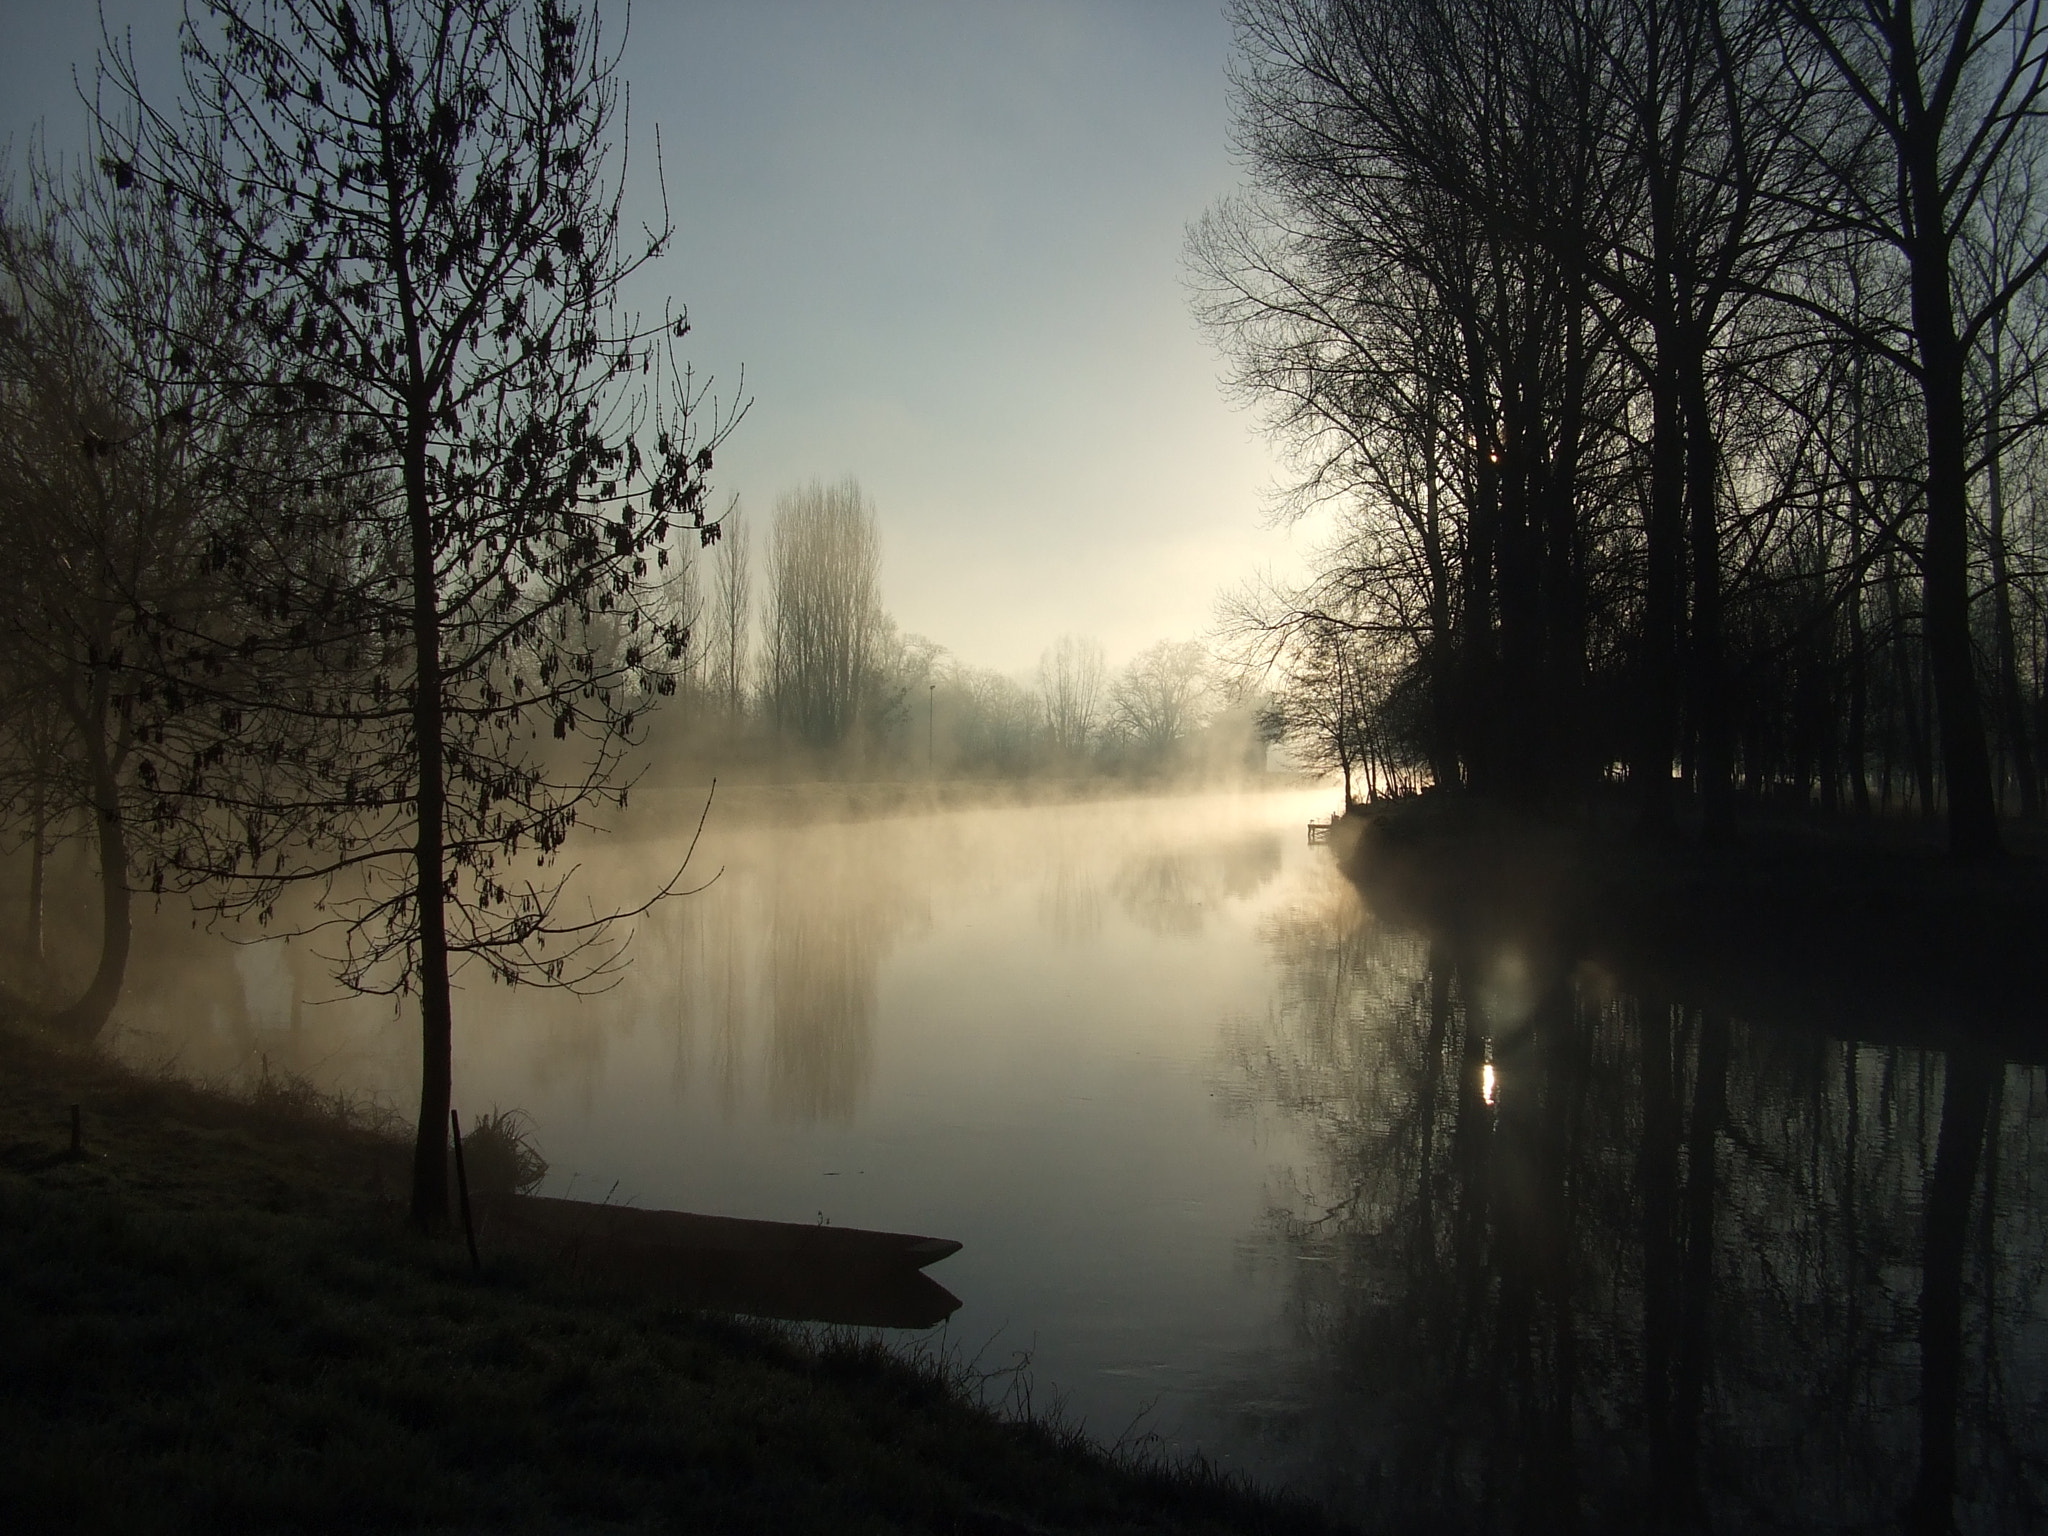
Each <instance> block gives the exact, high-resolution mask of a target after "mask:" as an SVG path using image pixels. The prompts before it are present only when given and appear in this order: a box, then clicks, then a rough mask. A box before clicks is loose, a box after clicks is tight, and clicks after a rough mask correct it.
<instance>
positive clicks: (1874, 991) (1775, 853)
mask: <svg viewBox="0 0 2048 1536" xmlns="http://www.w3.org/2000/svg"><path fill="white" fill-rule="evenodd" d="M1604 809H1605V810H1606V811H1607V812H1608V814H1605V815H1592V816H1587V817H1582V818H1580V819H1577V820H1575V821H1571V822H1561V821H1553V820H1543V819H1539V818H1532V817H1527V816H1522V815H1517V814H1514V813H1512V812H1509V811H1506V810H1504V809H1502V808H1501V807H1499V806H1497V805H1493V804H1490V803H1488V802H1486V801H1484V800H1478V799H1473V798H1470V797H1463V796H1450V795H1425V796H1420V797H1416V798H1413V799H1407V800H1397V801H1389V802H1383V803H1382V804H1380V805H1378V806H1374V807H1370V808H1366V809H1364V810H1361V811H1358V812H1355V813H1354V814H1353V815H1352V816H1351V817H1350V818H1348V819H1347V825H1346V827H1345V828H1344V829H1343V831H1342V832H1340V834H1339V837H1338V839H1337V852H1338V856H1339V857H1340V858H1341V859H1342V860H1343V861H1344V866H1345V869H1346V871H1347V872H1348V873H1349V874H1350V875H1351V876H1352V878H1353V879H1354V880H1355V881H1356V882H1357V883H1358V884H1359V885H1360V887H1361V888H1362V889H1363V890H1364V891H1365V893H1366V896H1367V898H1368V900H1369V901H1370V902H1371V903H1372V904H1373V906H1374V907H1375V909H1376V910H1378V911H1380V912H1381V913H1382V914H1384V915H1386V916H1388V917H1390V918H1392V919H1394V920H1396V921H1399V922H1403V923H1407V924H1410V925H1413V926H1416V927H1419V928H1421V929H1423V930H1425V931H1427V932H1429V933H1431V934H1433V935H1436V936H1438V937H1441V938H1443V939H1444V940H1446V941H1447V942H1450V943H1452V944H1454V945H1460V946H1463V947H1464V948H1465V949H1466V950H1467V951H1468V952H1470V953H1471V954H1473V955H1474V956H1475V957H1479V958H1484V957H1485V956H1486V955H1488V954H1490V953H1492V952H1497V951H1499V950H1500V949H1501V948H1502V947H1504V946H1519V947H1520V948H1522V949H1524V950H1526V951H1532V952H1534V953H1535V954H1537V955H1542V956H1547V957H1549V958H1550V959H1551V960H1553V961H1556V962H1559V963H1562V964H1564V965H1565V966H1567V967H1573V966H1580V967H1590V968H1592V969H1593V970H1595V971H1597V972H1602V973H1605V974H1606V975H1608V976H1610V977H1612V978H1613V979H1614V980H1616V981H1618V982H1619V983H1620V984H1621V985H1622V986H1623V987H1625V988H1626V989H1628V990H1631V991H1633V992H1636V993H1637V994H1639V995H1642V996H1646V997H1661V998H1665V999H1668V1000H1670V1001H1672V1002H1678V1003H1686V1004H1689V1005H1691V1006H1694V1007H1710V1008H1719V1009H1722V1010H1725V1011H1727V1012H1729V1013H1731V1014H1734V1015H1736V1016H1739V1017H1743V1018H1747V1019H1750V1020H1752V1021H1755V1022H1762V1023H1772V1024H1784V1025H1788V1026H1794V1027H1812V1028H1819V1029H1822V1030H1825V1031H1827V1032H1828V1033H1830V1034H1833V1035H1836V1036H1840V1037H1845V1038H1856V1039H1865V1040H1873V1041H1883V1042H1891V1043H1899V1044H1912V1045H1922V1046H1928V1047H1933V1048H1943V1047H1945V1046H1947V1045H1949V1044H1951V1043H1955V1042H1957V1041H1959V1040H1964V1039H1968V1040H1972V1041H1976V1042H1979V1043H1982V1044H1984V1045H1986V1046H1988V1047H1990V1048H1992V1049H1995V1050H1997V1051H1998V1052H2000V1053H2002V1054H2004V1055H2006V1056H2008V1057H2011V1058H2013V1059H2026V1060H2041V1059H2048V1001H2044V1000H2048V942H2044V935H2048V847H2044V845H2043V840H2042V837H2041V834H2040V832H2039V831H2038V830H2037V829H2025V828H2009V829H2008V834H2007V835H2008V842H2009V847H2010V850H2011V851H2010V855H2009V857H2008V858H2006V859H2005V860H2003V861H2001V862H1999V863H1996V864H1969V863H1961V862H1958V861H1956V860H1952V859H1950V858H1948V857H1947V856H1946V855H1945V854H1944V853H1943V852H1942V851H1941V848H1940V846H1939V843H1938V841H1937V840H1936V837H1935V836H1934V834H1933V832H1932V831H1931V829H1929V828H1927V827H1924V826H1920V825H1914V824H1902V823H1896V822H1895V823H1874V824H1871V825H1868V826H1858V825H1856V824H1854V823H1850V822H1834V823H1821V822H1815V821H1810V820H1805V819H1797V818H1791V817H1783V818H1768V817H1762V816H1759V817H1754V818H1751V819H1749V820H1746V821H1745V823H1744V824H1743V827H1742V831H1741V839H1740V841H1739V843H1738V844H1737V845H1735V846H1733V847H1728V848H1704V847H1701V846H1699V845H1698V843H1697V842H1695V841H1692V840H1689V839H1685V838H1679V839H1675V840H1672V841H1669V842H1649V841H1645V840H1643V839H1641V838H1639V837H1637V836H1635V835H1633V833H1632V831H1631V830H1630V827H1631V821H1630V818H1629V817H1628V815H1627V814H1626V811H1627V807H1625V806H1620V805H1616V806H1610V807H1605V808H1604Z"/></svg>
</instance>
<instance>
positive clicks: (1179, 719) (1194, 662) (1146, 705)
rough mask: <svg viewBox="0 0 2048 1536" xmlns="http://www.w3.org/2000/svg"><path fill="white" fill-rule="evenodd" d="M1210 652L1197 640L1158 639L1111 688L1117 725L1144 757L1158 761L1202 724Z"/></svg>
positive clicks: (1111, 705) (1138, 656)
mask: <svg viewBox="0 0 2048 1536" xmlns="http://www.w3.org/2000/svg"><path fill="white" fill-rule="evenodd" d="M1208 686H1209V656H1208V652H1206V651H1205V650H1204V649H1203V648H1202V645H1201V642H1200V641H1197V640H1180V641H1174V640H1162V641H1160V642H1159V643H1158V644H1157V645H1153V646H1150V647H1148V648H1147V649H1145V650H1143V651H1140V652H1139V653H1138V655H1137V656H1136V657H1135V658H1134V659H1133V660H1132V662H1131V664H1130V665H1129V666H1128V667H1126V668H1125V669H1124V671H1123V672H1122V673H1121V674H1120V675H1119V676H1118V677H1117V680H1116V682H1115V684H1114V685H1113V686H1112V687H1111V689H1110V713H1111V716H1112V718H1113V719H1114V721H1115V723H1116V725H1117V728H1118V729H1119V730H1120V731H1121V732H1122V734H1123V735H1124V737H1125V739H1126V740H1127V741H1129V742H1130V743H1131V745H1132V746H1133V748H1135V750H1136V751H1137V753H1138V754H1139V755H1140V757H1142V758H1143V759H1145V760H1147V761H1149V762H1151V763H1153V764H1159V763H1163V762H1164V761H1165V760H1166V759H1167V758H1168V757H1169V756H1170V755H1171V754H1172V752H1173V750H1174V748H1175V747H1177V746H1179V745H1180V743H1181V742H1182V740H1184V739H1185V738H1186V737H1187V736H1188V735H1189V734H1190V733H1191V732H1193V731H1194V730H1196V729H1197V728H1198V727H1200V725H1201V724H1202V713H1201V711H1202V704H1203V701H1204V699H1205V697H1206V695H1207V692H1208Z"/></svg>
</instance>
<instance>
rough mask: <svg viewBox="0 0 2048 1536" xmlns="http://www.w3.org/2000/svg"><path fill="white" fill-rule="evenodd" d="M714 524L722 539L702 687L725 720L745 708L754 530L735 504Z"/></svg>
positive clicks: (716, 551) (714, 564)
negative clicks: (722, 711) (719, 709)
mask: <svg viewBox="0 0 2048 1536" xmlns="http://www.w3.org/2000/svg"><path fill="white" fill-rule="evenodd" d="M718 522H719V527H720V529H721V530H722V533H721V536H720V538H719V540H718V543H717V545H716V546H714V548H713V551H712V561H711V593H710V598H709V615H710V622H709V623H708V624H707V625H706V626H705V629H706V642H707V643H706V645H705V653H704V666H705V677H704V684H705V686H706V687H707V688H708V689H709V690H710V691H711V694H712V696H713V697H714V698H716V699H717V700H718V701H719V703H720V704H721V705H722V706H723V708H724V710H725V712H726V714H727V716H728V717H729V718H732V719H737V718H738V717H739V715H740V712H741V710H742V708H743V707H744V706H745V703H746V697H747V684H748V680H749V661H750V659H751V658H750V656H749V651H750V648H751V642H752V639H753V620H754V609H753V601H754V592H753V580H754V574H753V549H752V533H753V524H751V523H750V522H748V521H747V519H746V516H745V514H744V512H743V511H742V509H741V507H740V504H739V501H738V499H737V498H735V499H734V501H733V503H732V505H731V506H729V507H728V508H727V509H726V512H725V515H724V516H723V517H721V518H720V519H719V520H718Z"/></svg>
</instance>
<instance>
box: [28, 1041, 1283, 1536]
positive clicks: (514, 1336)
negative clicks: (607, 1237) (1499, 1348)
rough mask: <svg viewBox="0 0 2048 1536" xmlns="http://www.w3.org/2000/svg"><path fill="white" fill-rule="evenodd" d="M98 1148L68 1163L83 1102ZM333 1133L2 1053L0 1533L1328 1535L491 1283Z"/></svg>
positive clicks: (504, 1274)
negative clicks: (425, 1235)
mask: <svg viewBox="0 0 2048 1536" xmlns="http://www.w3.org/2000/svg"><path fill="white" fill-rule="evenodd" d="M74 1103H76V1104H78V1105H80V1106H81V1119H82V1129H83V1133H84V1134H83V1141H84V1151H83V1155H80V1156H74V1155H72V1153H71V1152H70V1137H71V1126H70V1118H69V1109H68V1106H69V1105H71V1104H74ZM404 1174H405V1148H404V1146H403V1145H402V1144H401V1143H399V1142H397V1141H395V1140H394V1139H392V1137H391V1136H390V1135H389V1133H388V1130H384V1129H380V1128H379V1127H378V1126H376V1125H373V1124H364V1123H360V1122H359V1121H357V1120H356V1119H355V1118H354V1117H352V1115H351V1114H350V1113H349V1111H348V1106H347V1105H345V1104H336V1103H334V1102H332V1101H322V1100H319V1099H317V1098H315V1097H314V1096H311V1095H308V1094H305V1093H301V1092H295V1091H291V1090H289V1089H288V1088H285V1087H284V1086H282V1085H279V1086H278V1087H275V1088H273V1089H271V1090H270V1091H267V1092H260V1093H259V1094H257V1095H256V1096H255V1097H254V1098H252V1099H235V1098H229V1097H225V1096H222V1095H218V1094H212V1093H208V1092H205V1091H202V1090H200V1089H197V1088H194V1087H192V1086H189V1085H185V1084H179V1083H175V1082H169V1081H159V1080H154V1079H151V1078H148V1077H143V1076H137V1075H135V1074H133V1073H130V1072H127V1071H124V1070H122V1069H120V1068H117V1067H115V1066H114V1065H112V1064H110V1063H108V1062H106V1061H104V1060H102V1059H100V1058H97V1057H95V1056H92V1055H88V1054H81V1053H76V1052H71V1051H67V1050H64V1049H60V1048H58V1047H56V1046H53V1045H51V1044H49V1043H47V1042H41V1041H37V1040H33V1039H30V1038H27V1037H25V1036H23V1035H22V1034H20V1033H18V1032H16V1031H13V1030H10V1029H0V1360H4V1361H5V1363H6V1365H5V1374H4V1378H0V1383H4V1384H0V1525H4V1526H5V1528H6V1529H8V1530H11V1531H24V1532H26V1531H45V1530H48V1531H114V1530H119V1531H122V1532H124V1533H129V1532H152V1531H225V1530H264V1531H271V1530H336V1531H343V1530H346V1531H360V1530H435V1531H443V1530H445V1531H529V1530H531V1531H541V1530H545V1531H558V1530H573V1531H604V1530H658V1529H687V1530H692V1531H933V1532H951V1531H957V1532H978V1533H998V1532H1027V1531H1141V1530H1143V1531H1164V1530H1185V1531H1214V1532H1226V1531H1232V1532H1241V1531H1274V1532H1278V1531H1310V1530H1320V1529H1323V1528H1324V1527H1323V1525H1322V1522H1320V1521H1319V1520H1318V1519H1317V1518H1316V1517H1315V1516H1314V1515H1313V1514H1312V1513H1310V1512H1309V1511H1307V1510H1306V1509H1303V1508H1300V1507H1297V1506H1293V1505H1288V1504H1284V1503H1281V1502H1277V1501H1273V1500H1268V1499H1265V1498H1261V1497H1258V1496H1255V1495H1253V1494H1250V1493H1248V1492H1245V1491H1243V1490H1241V1489H1239V1488H1236V1487H1234V1486H1232V1485H1229V1484H1226V1483H1224V1482H1223V1481H1221V1480H1219V1479H1216V1478H1214V1477H1211V1476H1208V1475H1206V1474H1204V1473H1202V1472H1200V1471H1189V1470H1187V1469H1170V1468H1162V1467H1156V1466H1144V1465H1139V1464H1135V1463H1130V1462H1117V1461H1113V1460H1111V1459H1110V1458H1108V1457H1106V1456H1105V1455H1103V1454H1102V1453H1101V1452H1099V1451H1097V1450H1095V1449H1093V1448H1092V1447H1090V1446H1089V1445H1088V1444H1087V1443H1086V1442H1085V1441H1083V1440H1081V1439H1080V1438H1079V1437H1077V1436H1075V1435H1072V1434H1069V1433H1063V1432H1061V1431H1060V1430H1059V1429H1058V1428H1057V1427H1056V1426H1047V1425H1043V1424H1039V1425H1032V1424H1025V1423H1019V1422H1016V1421H1014V1420H1013V1419H1007V1418H1005V1417H1003V1416H1001V1415H999V1414H997V1413H994V1412H991V1411H988V1410H986V1409H985V1408H983V1407H981V1406H979V1405H978V1404H977V1403H976V1402H975V1401H974V1398H973V1393H972V1390H971V1387H972V1383H971V1380H969V1379H968V1378H966V1377H964V1376H963V1375H962V1374H960V1373H958V1372H953V1371H949V1370H947V1369H946V1368H944V1367H943V1366H942V1365H939V1364H933V1363H927V1364H925V1365H918V1364H915V1363H910V1362H906V1361H904V1360H902V1359H900V1358H897V1357H894V1356H892V1355H890V1354H889V1353H887V1352H886V1351H884V1350H882V1349H880V1348H877V1347H876V1346H874V1345H873V1344H872V1343H863V1342H861V1341H858V1340H852V1339H847V1340H839V1341H834V1342H827V1343H823V1344H820V1343H817V1342H815V1341H806V1340H804V1339H801V1338H798V1337H796V1336H794V1335H791V1334H789V1333H787V1332H779V1331H776V1330H773V1329H770V1328H767V1327H761V1326H755V1325H750V1324H744V1323H739V1322H733V1321H722V1320H717V1319H709V1318H702V1317H693V1316H688V1315H683V1314H680V1313H677V1312H676V1311H674V1310H673V1309H668V1308H664V1307H663V1305H662V1304H661V1301H660V1299H659V1298H658V1297H655V1296H648V1295H628V1294H622V1293H615V1294H610V1295H601V1294H593V1293H591V1292H590V1291H589V1290H588V1289H587V1288H585V1287H583V1286H581V1285H579V1284H578V1283H577V1282H576V1281H575V1280H574V1279H573V1277H571V1276H568V1275H565V1274H561V1273H557V1272H553V1271H551V1270H550V1269H548V1268H547V1267H546V1266H544V1265H539V1264H535V1263H520V1262H516V1261H512V1260H507V1259H495V1260H491V1261H489V1262H487V1264H486V1267H485V1270H484V1272H483V1273H482V1274H481V1275H477V1274H473V1273H472V1272H471V1271H470V1269H469V1267H468V1260H467V1256H466V1255H465V1254H464V1252H463V1250H462V1248H461V1246H460V1244H459V1242H455V1243H449V1242H429V1241H424V1240H421V1239H418V1238H415V1237H412V1236H410V1235H409V1234H408V1233H407V1231H406V1230H405V1227H404V1224H403V1222H402V1220H401V1219H400V1204H399V1197H400V1195H401V1194H402V1191H403V1189H404V1187H405V1180H404Z"/></svg>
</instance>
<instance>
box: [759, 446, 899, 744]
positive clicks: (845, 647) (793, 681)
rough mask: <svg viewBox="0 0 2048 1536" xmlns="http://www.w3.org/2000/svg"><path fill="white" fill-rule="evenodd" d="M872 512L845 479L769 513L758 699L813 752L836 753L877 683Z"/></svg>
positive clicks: (876, 544) (876, 537) (883, 628)
mask: <svg viewBox="0 0 2048 1536" xmlns="http://www.w3.org/2000/svg"><path fill="white" fill-rule="evenodd" d="M881 563H882V544H881V536H880V533H879V531H878V530H877V528H876V526H875V511H874V507H873V505H872V504H871V503H870V502H869V501H868V499H867V497H866V496H865V495H864V494H863V493H862V491H861V488H860V485H859V483H858V482H856V481H854V480H852V479H846V480H842V481H840V482H839V483H838V484H837V485H830V486H828V485H824V484H822V483H820V482H817V481H813V482H812V483H811V484H809V485H806V486H804V487H802V488H800V489H798V490H795V491H792V492H790V493H788V494H786V495H784V496H783V497H781V498H780V499H779V500H778V501H777V503H776V507H775V530H774V540H773V544H772V546H771V550H770V564H769V572H768V576H769V589H768V657H767V669H768V675H767V678H766V690H767V695H768V703H769V708H770V710H771V711H772V713H773V715H774V717H775V721H776V724H777V725H779V726H780V727H781V728H782V729H783V730H784V731H785V732H787V733H788V734H789V735H790V736H791V737H792V738H794V739H795V740H797V741H800V742H803V743H804V744H806V745H808V746H811V747H814V748H818V749H821V750H824V749H831V748H836V747H840V746H842V745H844V744H845V743H846V742H847V741H848V739H849V738H851V737H852V735H853V733H854V731H855V728H856V726H857V725H859V724H860V722H861V716H862V711H863V707H864V706H870V705H872V704H874V703H875V702H877V701H876V700H875V698H874V695H875V691H876V687H877V684H878V683H879V682H880V681H881V677H882V665H881V663H882V660H883V653H884V649H885V641H886V639H887V638H888V630H889V627H888V624H887V617H886V615H885V614H884V613H883V611H882V602H881V596H880V592H879V589H878V582H879V579H880V575H881Z"/></svg>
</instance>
